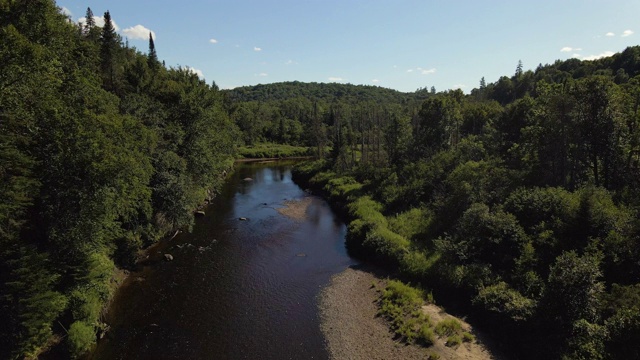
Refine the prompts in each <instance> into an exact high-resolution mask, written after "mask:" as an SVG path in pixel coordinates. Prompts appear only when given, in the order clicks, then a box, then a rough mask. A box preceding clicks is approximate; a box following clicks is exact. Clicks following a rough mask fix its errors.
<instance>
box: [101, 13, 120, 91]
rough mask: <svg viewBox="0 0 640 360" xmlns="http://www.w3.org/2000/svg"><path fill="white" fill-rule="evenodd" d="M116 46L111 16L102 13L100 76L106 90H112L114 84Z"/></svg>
mask: <svg viewBox="0 0 640 360" xmlns="http://www.w3.org/2000/svg"><path fill="white" fill-rule="evenodd" d="M116 45H117V35H116V29H115V27H114V26H113V22H112V21H111V14H110V13H109V11H108V10H107V11H106V12H105V13H104V27H103V28H102V36H101V46H100V59H101V65H102V75H103V77H104V79H105V81H104V84H105V88H106V89H107V90H113V88H114V83H115V74H114V57H115V52H116Z"/></svg>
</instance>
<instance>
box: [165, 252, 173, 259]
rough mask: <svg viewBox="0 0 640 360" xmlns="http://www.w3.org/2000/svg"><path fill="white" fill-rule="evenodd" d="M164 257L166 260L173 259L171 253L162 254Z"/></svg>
mask: <svg viewBox="0 0 640 360" xmlns="http://www.w3.org/2000/svg"><path fill="white" fill-rule="evenodd" d="M164 259H165V260H167V261H171V260H173V255H171V254H164Z"/></svg>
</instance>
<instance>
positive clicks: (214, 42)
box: [209, 39, 218, 44]
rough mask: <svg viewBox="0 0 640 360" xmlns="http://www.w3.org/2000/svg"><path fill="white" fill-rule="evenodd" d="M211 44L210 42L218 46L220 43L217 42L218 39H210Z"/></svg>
mask: <svg viewBox="0 0 640 360" xmlns="http://www.w3.org/2000/svg"><path fill="white" fill-rule="evenodd" d="M209 42H210V43H212V44H217V43H218V40H216V39H209Z"/></svg>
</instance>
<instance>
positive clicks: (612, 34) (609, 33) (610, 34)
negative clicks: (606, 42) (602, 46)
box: [604, 31, 616, 37]
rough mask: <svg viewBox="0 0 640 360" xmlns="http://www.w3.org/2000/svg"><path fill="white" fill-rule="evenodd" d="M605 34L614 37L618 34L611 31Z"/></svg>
mask: <svg viewBox="0 0 640 360" xmlns="http://www.w3.org/2000/svg"><path fill="white" fill-rule="evenodd" d="M604 36H608V37H612V36H616V34H614V33H612V32H611V31H609V32H608V33H606V34H604Z"/></svg>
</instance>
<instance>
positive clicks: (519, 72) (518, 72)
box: [516, 60, 522, 79]
mask: <svg viewBox="0 0 640 360" xmlns="http://www.w3.org/2000/svg"><path fill="white" fill-rule="evenodd" d="M520 76H522V60H518V66H517V67H516V79H518V78H520Z"/></svg>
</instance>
